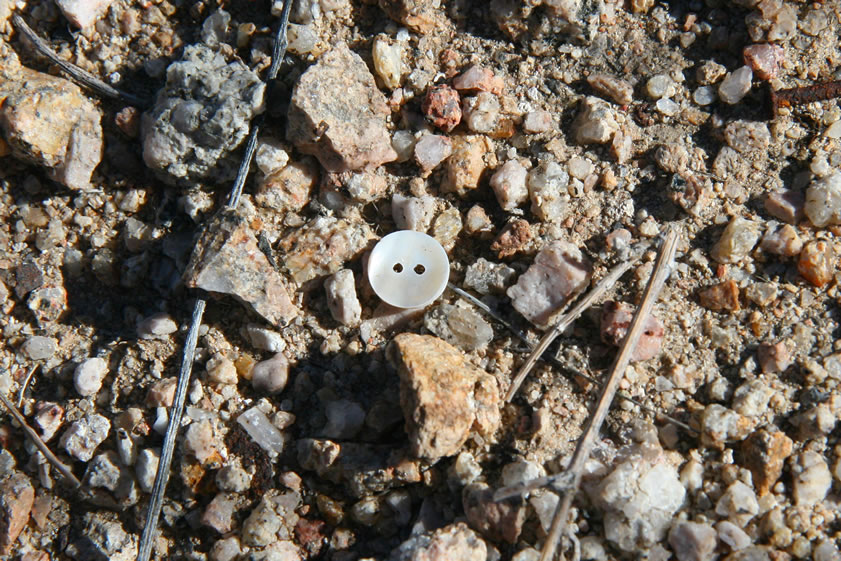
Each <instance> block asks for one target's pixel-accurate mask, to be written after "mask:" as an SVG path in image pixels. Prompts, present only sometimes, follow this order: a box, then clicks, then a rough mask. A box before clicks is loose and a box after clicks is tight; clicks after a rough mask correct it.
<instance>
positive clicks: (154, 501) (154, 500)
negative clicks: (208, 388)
mask: <svg viewBox="0 0 841 561" xmlns="http://www.w3.org/2000/svg"><path fill="white" fill-rule="evenodd" d="M291 8H292V0H286V1H285V2H284V4H283V12H282V13H281V16H280V25H279V26H278V29H277V33H276V35H275V43H274V49H273V51H272V64H271V67H270V68H269V74H268V77H267V78H266V81H267V84H266V89H265V91H264V93H263V100H264V101H265V100H266V99H269V93H270V91H271V88H272V86H273V84H274V80H275V78H277V73H278V71H279V69H280V63H281V61H282V59H283V56H284V54H285V53H286V46H287V39H286V28H287V26H288V25H287V24H288V23H289V11H290V10H291ZM261 123H262V117H259V118H258V119H255V121H254V122H252V124H251V132H250V133H249V136H248V141H247V142H246V145H245V153H244V154H243V157H242V161H241V162H240V166H239V169H238V171H237V176H236V179H235V180H234V184H233V186H232V188H231V192H230V194H229V196H228V202H227V205H226V206H227V208H231V209H233V208H236V207H237V205H238V204H239V199H240V197H241V195H242V188H243V186H244V185H245V179H246V177H247V176H248V171H249V169H250V168H251V160H252V159H253V157H254V150H255V148H256V146H257V134H258V132H259V130H260V124H261ZM205 305H206V302H205V300H204V299H202V298H199V299H198V300H196V304H195V307H194V308H193V318H192V321H191V323H190V331H189V332H188V333H187V341H186V342H185V344H184V355H183V358H182V361H181V370H180V371H179V373H178V386H177V388H176V390H175V398H174V400H173V406H172V410H171V411H170V417H169V424H168V425H167V428H166V435H165V436H164V445H163V448H162V450H161V459H160V461H159V462H158V472H157V473H156V474H155V484H154V486H153V488H152V497H151V499H150V501H149V510H148V511H147V513H146V524H145V526H144V527H143V534H142V535H141V537H140V544H139V546H138V550H137V561H148V560H149V557H150V556H151V554H152V542H153V540H154V538H155V535H156V534H157V531H158V518H159V517H160V514H161V508H162V506H163V500H164V494H165V492H166V484H167V482H168V481H169V472H170V464H171V463H172V454H173V451H174V450H175V442H176V438H177V436H178V429H179V428H180V426H181V416H182V415H183V413H184V401H185V399H186V397H187V387H188V385H189V383H190V373H191V372H192V368H193V361H194V358H195V352H196V343H197V342H198V336H199V327H200V326H201V319H202V316H203V315H204V308H205Z"/></svg>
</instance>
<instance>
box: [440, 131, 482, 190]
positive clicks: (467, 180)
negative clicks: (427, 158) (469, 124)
mask: <svg viewBox="0 0 841 561" xmlns="http://www.w3.org/2000/svg"><path fill="white" fill-rule="evenodd" d="M452 141H453V151H452V153H451V154H450V157H449V158H447V161H446V162H445V164H444V167H445V169H446V175H445V177H444V182H443V184H442V185H441V190H442V191H443V192H445V193H456V194H458V195H459V196H464V195H466V194H467V193H468V192H470V191H472V190H474V189H476V188H477V187H479V180H480V179H481V177H482V172H484V171H485V154H486V153H487V152H489V151H490V150H491V141H490V140H488V138H487V137H485V136H478V135H468V136H454V137H452Z"/></svg>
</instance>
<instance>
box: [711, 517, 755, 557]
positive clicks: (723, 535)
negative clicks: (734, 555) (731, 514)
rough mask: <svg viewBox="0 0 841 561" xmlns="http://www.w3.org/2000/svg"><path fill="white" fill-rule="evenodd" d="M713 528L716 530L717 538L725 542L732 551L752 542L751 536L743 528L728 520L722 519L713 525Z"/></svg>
mask: <svg viewBox="0 0 841 561" xmlns="http://www.w3.org/2000/svg"><path fill="white" fill-rule="evenodd" d="M715 529H716V530H718V539H719V540H720V541H721V542H723V543H726V544H727V545H728V546H729V547H730V549H731V550H733V551H738V550H740V549H744V548H746V547H748V546H749V545H750V544H752V543H753V540H752V539H751V537H750V536H749V535H747V534H746V533H745V532H744V530H742V529H741V528H739V527H738V526H736V525H735V524H733V523H732V522H730V521H729V520H722V521H721V522H719V523H718V524H716V525H715Z"/></svg>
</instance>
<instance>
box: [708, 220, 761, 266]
mask: <svg viewBox="0 0 841 561" xmlns="http://www.w3.org/2000/svg"><path fill="white" fill-rule="evenodd" d="M760 235H761V232H760V229H759V224H757V223H756V222H754V221H752V220H748V219H746V218H742V217H741V216H734V217H733V218H732V219H731V220H730V222H729V223H728V224H727V227H726V228H725V229H724V232H723V233H722V234H721V238H719V240H718V242H716V244H715V245H714V246H713V248H712V250H711V251H710V255H711V256H712V258H713V259H715V260H716V261H718V262H719V263H736V262H738V261H741V260H742V259H744V258H745V257H747V256H748V255H749V254H750V252H751V251H752V250H753V248H754V247H755V246H756V244H757V242H759V237H760Z"/></svg>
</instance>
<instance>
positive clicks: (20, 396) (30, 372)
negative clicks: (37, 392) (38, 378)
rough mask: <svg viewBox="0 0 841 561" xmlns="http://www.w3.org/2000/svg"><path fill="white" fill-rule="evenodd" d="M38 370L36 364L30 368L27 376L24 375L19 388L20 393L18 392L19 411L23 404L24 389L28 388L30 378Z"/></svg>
mask: <svg viewBox="0 0 841 561" xmlns="http://www.w3.org/2000/svg"><path fill="white" fill-rule="evenodd" d="M38 368H39V366H38V365H37V364H36V365H35V366H33V367H32V368H30V369H29V374H27V375H26V379H25V380H24V381H23V384H22V385H21V386H20V391H19V392H18V409H20V408H21V405H22V404H23V395H24V394H25V393H26V388H28V387H29V382H30V381H31V380H32V376H33V375H34V374H35V371H36V370H38Z"/></svg>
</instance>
